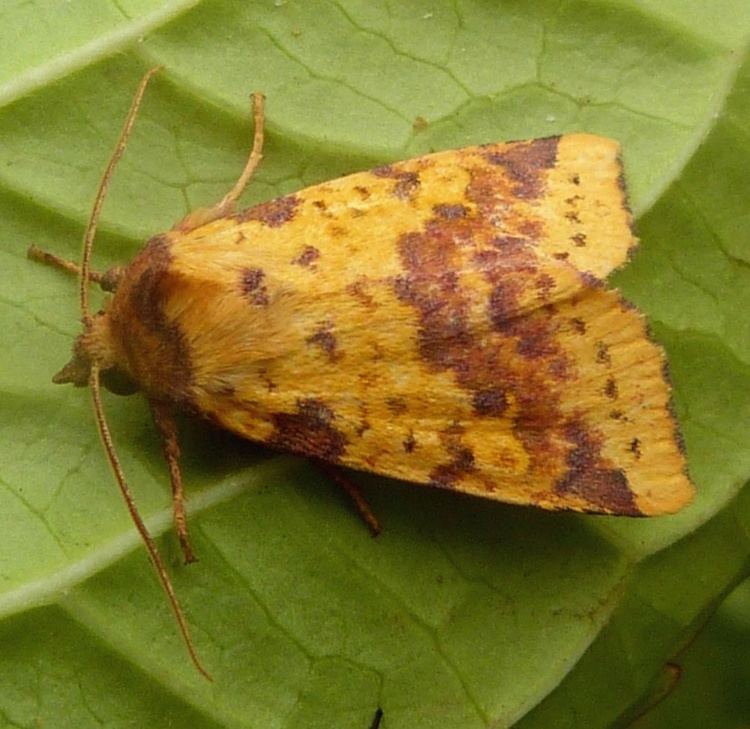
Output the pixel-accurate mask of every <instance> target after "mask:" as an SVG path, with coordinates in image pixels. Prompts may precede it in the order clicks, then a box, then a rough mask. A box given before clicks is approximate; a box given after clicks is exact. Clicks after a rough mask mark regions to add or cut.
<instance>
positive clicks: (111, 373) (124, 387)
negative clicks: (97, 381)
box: [100, 367, 138, 395]
mask: <svg viewBox="0 0 750 729" xmlns="http://www.w3.org/2000/svg"><path fill="white" fill-rule="evenodd" d="M100 378H101V382H102V385H104V387H106V388H107V389H108V390H109V391H110V392H113V393H114V394H115V395H133V394H135V393H136V392H138V385H136V384H135V382H133V380H131V379H130V377H128V376H127V375H126V374H124V373H123V372H121V371H120V370H118V369H117V368H116V367H110V369H108V370H104V371H102V373H101V374H100Z"/></svg>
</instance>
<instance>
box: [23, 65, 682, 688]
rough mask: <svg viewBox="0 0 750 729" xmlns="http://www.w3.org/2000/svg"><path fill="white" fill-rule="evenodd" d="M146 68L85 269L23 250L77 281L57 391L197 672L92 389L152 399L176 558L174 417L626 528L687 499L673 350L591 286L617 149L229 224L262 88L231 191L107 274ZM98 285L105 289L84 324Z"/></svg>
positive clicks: (495, 152) (550, 155)
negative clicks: (123, 160) (98, 449)
mask: <svg viewBox="0 0 750 729" xmlns="http://www.w3.org/2000/svg"><path fill="white" fill-rule="evenodd" d="M155 70H156V69H152V71H150V72H149V73H148V74H147V75H146V76H145V77H144V79H143V81H142V82H141V85H140V87H139V89H138V92H137V93H136V96H135V99H134V101H133V105H132V107H131V110H130V113H129V115H128V118H127V120H126V123H125V127H124V129H123V132H122V134H121V136H120V140H119V141H118V144H117V147H116V150H115V153H114V155H113V158H112V160H111V161H110V164H109V166H108V168H107V170H106V172H105V174H104V177H103V179H102V183H101V185H100V189H99V192H98V194H97V197H96V202H95V205H94V210H93V212H92V216H91V220H90V222H89V225H88V228H87V230H86V233H85V236H84V254H83V261H82V264H81V266H80V267H78V266H76V265H75V264H72V263H69V262H67V261H62V260H61V259H58V258H57V257H55V256H53V255H51V254H48V253H43V252H41V251H39V250H38V249H35V248H34V249H32V251H31V253H32V256H33V257H35V258H39V259H42V260H45V261H47V262H50V263H53V264H55V265H58V266H60V267H63V268H67V269H69V270H74V271H77V272H78V273H79V274H80V297H81V309H82V313H83V333H82V334H81V335H80V336H79V337H78V338H77V340H76V342H75V345H74V349H73V352H74V353H73V358H72V360H71V361H70V362H69V363H68V364H67V365H66V366H65V367H64V368H63V369H62V370H61V372H59V373H58V374H57V375H56V376H55V379H54V381H55V382H58V383H62V382H71V383H73V384H74V385H79V386H82V385H89V386H90V387H91V391H92V394H93V399H94V403H95V411H96V416H97V423H98V427H99V430H100V433H101V436H102V440H103V442H104V445H105V450H106V453H107V456H108V458H109V460H110V463H111V465H112V468H113V470H114V472H115V475H116V478H117V481H118V484H119V486H120V489H121V490H122V492H123V495H124V496H125V499H126V501H127V504H128V508H129V510H130V513H131V516H132V517H133V520H134V521H135V523H136V526H137V527H138V530H139V531H140V533H141V536H142V537H143V540H144V541H145V543H146V546H147V548H148V552H149V556H150V558H151V560H152V562H153V563H154V565H155V567H156V569H157V572H158V574H159V577H160V580H161V583H162V586H163V588H164V589H165V591H166V592H167V594H168V596H169V599H170V603H171V605H172V608H173V609H174V611H175V613H176V615H177V619H178V622H179V625H180V628H181V631H182V634H183V637H184V639H185V641H186V643H187V645H188V648H189V650H190V654H191V656H192V658H193V660H194V662H195V663H196V665H197V666H198V667H199V669H200V670H201V671H203V672H204V673H205V671H204V669H203V668H202V667H201V666H200V663H199V661H198V658H197V656H196V654H195V651H194V649H193V646H192V643H191V641H190V637H189V633H188V627H187V623H186V621H185V619H184V617H183V614H182V611H181V609H180V607H179V604H178V602H177V600H176V598H175V596H174V592H173V590H172V586H171V584H170V582H169V579H168V577H167V574H166V571H165V570H164V566H163V564H162V561H161V558H160V556H159V553H158V551H157V549H156V547H155V545H154V543H153V540H152V539H151V537H150V536H149V534H148V532H147V530H146V528H145V526H144V524H143V522H142V520H141V518H140V516H139V515H138V512H137V510H136V508H135V505H134V504H133V501H132V498H131V496H130V492H129V489H128V487H127V483H126V480H125V476H124V474H123V472H122V469H121V467H120V464H119V461H118V459H117V455H116V453H115V450H114V447H113V444H112V438H111V436H110V432H109V429H108V426H107V423H106V420H105V418H104V414H103V409H102V402H101V395H100V382H103V383H104V385H105V386H106V387H108V388H109V389H112V390H113V391H115V392H118V393H122V394H124V393H129V392H135V391H140V392H142V393H143V394H144V395H145V397H146V398H147V400H148V403H149V405H150V407H151V410H152V413H153V416H154V421H155V423H156V426H157V429H158V430H159V432H160V435H161V438H162V442H163V444H164V455H165V458H166V461H167V464H168V468H169V474H170V478H171V483H172V488H173V496H174V499H173V501H174V516H175V524H176V529H177V533H178V535H179V537H180V541H181V544H182V547H183V551H184V554H185V557H186V560H187V561H190V560H192V552H191V549H190V544H189V541H188V537H187V528H186V525H185V513H184V504H183V489H182V479H181V475H180V469H179V465H178V459H179V447H178V444H177V434H176V427H175V423H174V417H173V413H174V412H175V411H178V410H179V411H183V412H187V413H190V414H195V415H199V416H201V417H203V418H206V419H208V420H210V421H212V422H214V423H216V424H218V425H220V426H222V427H224V428H227V429H229V430H231V431H233V432H235V433H237V434H239V435H241V436H243V437H246V438H249V439H252V440H255V441H259V442H262V443H266V444H268V445H270V446H272V447H274V448H280V449H285V450H289V451H292V452H295V453H299V454H302V455H305V456H309V457H312V458H315V459H318V460H320V461H322V462H325V463H327V464H331V465H333V466H348V467H350V468H354V469H360V470H365V471H371V472H374V473H379V474H383V475H387V476H392V477H395V478H399V479H403V480H406V481H411V482H414V483H416V484H424V485H433V486H439V487H443V488H447V489H453V490H455V491H460V492H464V493H469V494H473V495H476V496H481V497H485V498H489V499H496V500H499V501H507V502H512V503H516V504H529V505H534V506H539V507H542V508H545V509H573V510H576V511H586V512H596V513H604V514H619V515H628V516H651V515H658V514H665V513H671V512H674V511H676V510H678V509H680V508H681V507H682V506H683V505H685V504H686V503H687V502H689V501H690V499H691V498H692V495H693V487H692V485H691V483H690V480H689V478H688V476H687V474H686V471H685V459H684V455H683V452H682V447H681V439H680V435H679V432H678V429H677V425H676V423H675V420H674V417H673V415H672V411H671V407H670V386H669V383H668V380H667V377H666V374H665V367H666V363H665V357H664V353H663V352H662V350H661V348H660V347H659V346H658V345H657V344H656V343H655V342H654V341H652V339H651V338H650V336H649V333H648V328H647V324H646V321H645V319H644V317H643V316H642V315H641V314H640V313H639V312H638V311H637V310H636V309H635V308H634V307H633V306H632V305H630V304H628V303H627V302H626V301H624V300H623V298H622V297H621V296H620V294H619V293H618V292H617V291H613V290H610V289H607V288H606V286H605V284H604V283H603V281H604V279H605V278H606V276H607V275H608V274H609V273H610V272H612V271H613V270H614V269H616V268H618V267H619V266H621V265H622V264H624V263H625V262H626V261H627V260H628V256H629V255H630V254H631V252H632V251H633V249H634V248H635V246H636V239H635V238H634V237H633V234H632V232H631V216H630V212H629V210H628V208H627V204H626V199H625V190H624V187H623V177H622V168H621V164H620V161H619V157H618V146H617V144H616V143H615V142H613V141H611V140H608V139H604V138H601V137H596V136H591V135H587V134H568V135H563V136H559V137H550V138H546V139H534V140H530V141H523V142H510V143H504V144H502V143H501V144H487V145H483V146H476V147H467V148H465V149H458V150H452V151H447V152H438V153H436V154H430V155H426V156H423V157H418V158H416V159H413V160H409V161H406V162H399V163H396V164H391V165H387V166H384V167H380V168H377V169H374V170H371V171H369V172H362V173H358V174H354V175H350V176H348V177H344V178H341V179H338V180H334V181H331V182H326V183H323V184H320V185H315V186H313V187H309V188H307V189H305V190H302V191H300V192H297V193H295V194H292V195H287V196H284V197H280V198H277V199H275V200H271V201H270V202H266V203H263V204H261V205H257V206H255V207H252V208H248V209H246V210H242V211H236V205H235V203H236V200H237V198H238V196H239V195H240V193H241V192H242V190H243V189H244V187H245V186H246V184H247V182H248V180H249V179H250V177H251V175H252V173H253V170H254V169H255V168H256V167H257V164H258V163H259V161H260V158H261V147H262V138H263V114H262V97H261V96H260V95H255V96H254V102H255V139H254V144H253V149H252V152H251V154H250V157H249V159H248V162H247V165H246V167H245V170H244V171H243V173H242V176H241V177H240V179H239V180H238V182H237V184H236V185H235V187H234V188H233V189H232V190H231V191H230V192H229V193H228V194H227V195H226V196H225V197H224V199H222V200H221V201H220V202H218V203H217V204H215V205H213V206H212V207H209V208H206V209H201V210H198V211H195V212H193V213H191V214H189V215H188V216H187V217H186V218H184V219H183V220H181V221H180V222H179V223H177V224H176V225H175V226H174V227H173V228H172V229H171V230H169V231H167V232H165V233H162V234H160V235H157V236H155V237H154V238H152V239H151V240H149V241H148V242H147V243H146V245H145V246H144V247H143V249H142V250H141V251H140V253H138V255H137V256H136V257H135V258H134V259H133V261H132V262H131V263H130V264H129V265H127V266H124V267H118V268H116V269H113V270H111V271H108V272H107V273H104V274H97V273H95V272H93V271H92V270H91V268H90V259H91V249H92V242H93V238H94V230H95V227H96V222H97V219H98V217H99V213H100V210H101V206H102V202H103V199H104V195H105V192H106V188H107V186H108V183H109V180H110V177H111V174H112V170H113V168H114V166H115V164H116V162H117V160H118V159H119V157H120V156H121V154H122V151H123V149H124V145H125V141H126V138H127V136H128V135H129V133H130V130H131V128H132V126H133V123H134V119H135V114H136V111H137V108H138V106H139V104H140V101H141V98H142V96H143V93H144V91H145V87H146V84H147V82H148V79H149V78H150V76H151V75H152V74H153V73H154V72H155ZM92 281H96V282H99V283H100V284H101V285H102V287H103V288H104V289H105V290H108V291H111V292H112V295H111V297H110V298H109V299H108V300H107V301H106V302H105V305H104V308H103V309H102V310H101V311H99V312H97V313H95V314H92V313H91V312H90V310H89V298H88V290H89V285H90V283H91V282H92ZM355 496H356V494H355ZM362 509H363V511H364V512H365V513H366V514H367V509H366V505H362ZM369 516H370V517H371V515H369Z"/></svg>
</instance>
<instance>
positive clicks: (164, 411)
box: [148, 400, 196, 564]
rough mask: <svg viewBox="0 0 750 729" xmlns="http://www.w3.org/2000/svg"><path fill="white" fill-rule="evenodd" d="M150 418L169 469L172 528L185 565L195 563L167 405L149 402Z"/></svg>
mask: <svg viewBox="0 0 750 729" xmlns="http://www.w3.org/2000/svg"><path fill="white" fill-rule="evenodd" d="M148 404H149V406H150V408H151V416H152V417H153V419H154V423H155V425H156V428H157V430H158V431H159V435H160V436H161V447H162V451H163V453H164V459H165V460H166V462H167V467H168V468H169V480H170V483H171V484H172V509H173V511H174V526H175V531H176V532H177V538H178V539H179V540H180V547H181V548H182V554H183V556H184V558H185V564H190V563H191V562H195V561H196V557H195V555H194V554H193V549H192V547H191V546H190V539H189V538H188V529H187V518H186V516H185V492H184V489H183V487H182V472H181V471H180V463H179V461H180V444H179V441H178V440H177V425H176V423H175V420H174V416H173V415H172V411H171V409H170V407H169V406H168V405H165V404H164V403H162V402H158V401H156V400H149V401H148Z"/></svg>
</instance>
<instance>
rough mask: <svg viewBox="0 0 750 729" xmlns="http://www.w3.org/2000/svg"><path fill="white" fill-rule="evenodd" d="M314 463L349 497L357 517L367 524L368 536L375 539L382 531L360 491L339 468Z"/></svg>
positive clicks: (316, 461)
mask: <svg viewBox="0 0 750 729" xmlns="http://www.w3.org/2000/svg"><path fill="white" fill-rule="evenodd" d="M314 463H315V464H316V465H317V466H318V468H319V469H320V470H321V471H323V473H325V474H326V476H328V477H329V478H330V479H331V480H332V481H333V482H334V483H336V484H337V485H338V486H340V487H341V488H342V489H344V491H346V493H347V494H348V495H349V498H350V499H351V500H352V501H353V502H354V506H355V507H356V508H357V511H358V512H359V515H360V516H361V517H362V519H363V520H364V522H365V524H367V528H368V529H369V530H370V534H372V536H373V537H377V536H378V534H380V532H381V531H382V529H381V526H380V522H379V521H378V517H377V516H375V513H374V512H373V510H372V507H371V506H370V504H368V503H367V499H366V498H365V496H364V494H363V493H362V491H361V490H360V488H359V486H357V484H355V483H354V482H353V481H352V480H351V479H350V478H348V477H347V476H346V474H345V473H344V472H343V471H341V469H340V468H337V467H336V466H332V465H331V464H330V463H327V462H326V461H321V460H318V459H317V458H316V459H314Z"/></svg>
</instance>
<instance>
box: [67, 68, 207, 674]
mask: <svg viewBox="0 0 750 729" xmlns="http://www.w3.org/2000/svg"><path fill="white" fill-rule="evenodd" d="M160 68H161V66H155V67H154V68H152V69H150V70H149V71H147V72H146V74H145V75H144V76H143V78H142V79H141V82H140V84H138V89H137V90H136V92H135V96H134V97H133V101H132V102H131V104H130V110H129V111H128V115H127V117H126V119H125V123H124V124H123V127H122V131H121V132H120V136H119V138H118V140H117V144H116V145H115V149H114V152H113V153H112V157H111V158H110V160H109V163H108V164H107V168H106V169H105V170H104V174H103V175H102V179H101V182H99V187H98V189H97V191H96V198H95V200H94V207H93V209H92V210H91V217H90V218H89V222H88V225H87V226H86V232H85V233H84V236H83V256H82V259H81V268H80V271H79V274H80V297H81V316H82V318H83V325H84V329H88V328H89V327H90V326H91V313H90V311H89V282H90V281H91V279H92V272H91V250H92V248H93V245H94V235H95V234H96V224H97V222H98V221H99V215H100V213H101V210H102V205H103V204H104V198H105V197H106V195H107V189H108V188H109V183H110V181H111V179H112V174H113V172H114V170H115V167H116V166H117V163H118V162H119V161H120V158H121V157H122V153H123V152H124V151H125V145H126V144H127V141H128V138H129V137H130V133H131V132H132V131H133V125H134V124H135V118H136V115H137V113H138V109H139V108H140V106H141V101H142V100H143V94H144V93H145V91H146V86H148V82H149V81H150V80H151V77H152V76H153V75H154V74H155V73H156V72H157V71H159V70H160ZM66 268H67V269H68V270H70V267H69V266H66ZM89 387H90V388H91V398H92V400H93V403H94V413H95V415H96V425H97V428H98V429H99V436H100V437H101V440H102V445H103V446H104V452H105V453H106V454H107V459H108V460H109V465H110V466H111V468H112V472H113V473H114V475H115V480H116V481H117V485H118V486H119V488H120V493H121V494H122V497H123V499H125V504H126V506H127V507H128V511H129V512H130V518H131V519H132V520H133V523H134V524H135V528H136V529H137V530H138V533H139V534H140V536H141V539H142V540H143V543H144V545H145V546H146V551H147V553H148V556H149V559H150V560H151V564H152V565H153V567H154V569H155V570H156V574H157V576H158V577H159V582H160V583H161V586H162V589H163V590H164V592H165V594H166V596H167V600H168V601H169V605H170V606H171V608H172V612H174V615H175V618H176V619H177V625H178V626H179V629H180V633H181V634H182V639H183V641H184V643H185V646H186V647H187V651H188V653H189V654H190V658H191V659H192V661H193V664H194V665H195V667H196V668H197V669H198V671H200V673H201V674H203V675H204V676H205V677H206V678H207V679H208V680H209V681H211V680H213V679H212V678H211V674H210V673H209V672H208V671H207V670H206V669H205V668H204V667H203V665H202V664H201V662H200V660H199V659H198V654H197V653H196V651H195V646H194V645H193V639H192V638H191V637H190V629H189V628H188V624H187V620H186V619H185V614H184V613H183V612H182V608H181V607H180V603H179V601H178V600H177V595H176V594H175V591H174V587H173V586H172V582H171V580H170V579H169V575H168V574H167V570H166V568H165V567H164V562H163V561H162V558H161V555H160V554H159V550H158V549H157V548H156V543H155V542H154V540H153V537H152V536H151V534H150V533H149V531H148V529H147V528H146V525H145V524H144V523H143V519H142V518H141V515H140V514H139V513H138V509H137V507H136V505H135V501H133V494H132V493H131V491H130V487H129V486H128V482H127V481H126V480H125V473H124V472H123V470H122V466H121V465H120V459H119V458H118V457H117V452H116V451H115V446H114V443H113V442H112V435H111V433H110V430H109V426H108V425H107V419H106V417H105V415H104V407H103V405H102V395H101V387H100V384H99V365H98V364H97V363H96V362H92V363H91V370H90V372H89Z"/></svg>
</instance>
